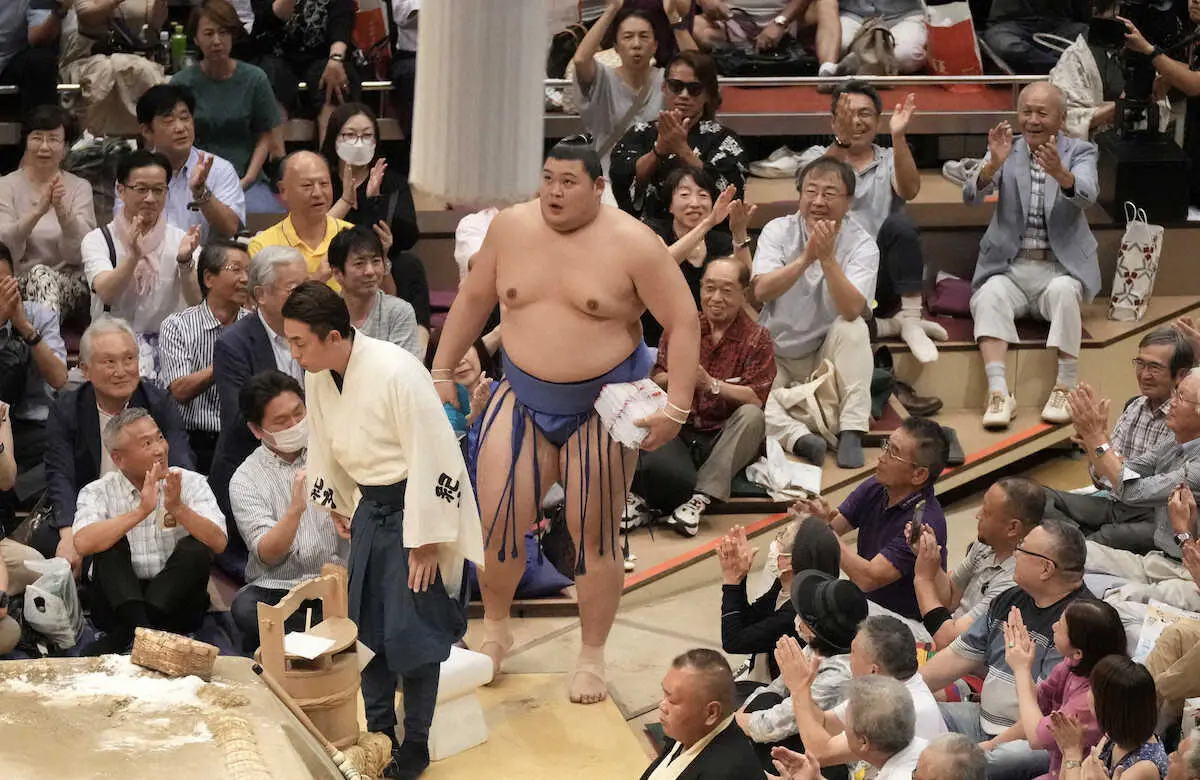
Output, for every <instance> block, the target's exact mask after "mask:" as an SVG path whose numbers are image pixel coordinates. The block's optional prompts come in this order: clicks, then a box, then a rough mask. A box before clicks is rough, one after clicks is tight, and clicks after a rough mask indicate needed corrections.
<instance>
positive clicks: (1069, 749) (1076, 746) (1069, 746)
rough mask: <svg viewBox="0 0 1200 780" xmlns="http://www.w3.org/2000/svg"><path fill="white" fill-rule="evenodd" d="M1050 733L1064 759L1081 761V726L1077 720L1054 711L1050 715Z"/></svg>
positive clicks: (1072, 716)
mask: <svg viewBox="0 0 1200 780" xmlns="http://www.w3.org/2000/svg"><path fill="white" fill-rule="evenodd" d="M1050 733H1051V734H1053V735H1054V741H1055V742H1057V743H1058V749H1059V750H1060V751H1062V754H1063V758H1064V759H1068V760H1073V761H1081V760H1083V726H1082V724H1080V722H1079V719H1078V718H1076V717H1075V716H1074V715H1066V714H1064V713H1063V712H1061V711H1060V710H1055V711H1054V712H1052V713H1050Z"/></svg>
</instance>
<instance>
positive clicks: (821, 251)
mask: <svg viewBox="0 0 1200 780" xmlns="http://www.w3.org/2000/svg"><path fill="white" fill-rule="evenodd" d="M837 234H838V223H837V222H834V221H833V220H832V219H818V220H816V221H815V222H813V223H812V232H811V235H810V236H809V237H808V243H807V244H805V245H804V256H805V257H806V259H807V262H808V263H811V262H813V261H817V262H821V263H832V262H834V259H835V256H834V245H835V243H836V241H837Z"/></svg>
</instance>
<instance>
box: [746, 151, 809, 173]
mask: <svg viewBox="0 0 1200 780" xmlns="http://www.w3.org/2000/svg"><path fill="white" fill-rule="evenodd" d="M799 169H800V155H799V154H798V153H797V152H793V151H792V150H791V149H789V148H787V147H786V146H781V147H779V148H778V149H776V150H775V151H773V152H771V154H769V155H768V156H767V159H765V160H756V161H754V162H752V163H750V175H751V176H757V177H759V178H760V179H791V178H794V177H795V175H796V171H798V170H799Z"/></svg>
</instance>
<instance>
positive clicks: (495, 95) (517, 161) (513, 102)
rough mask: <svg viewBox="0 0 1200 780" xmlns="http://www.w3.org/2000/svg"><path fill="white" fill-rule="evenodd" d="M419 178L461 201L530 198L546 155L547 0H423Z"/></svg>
mask: <svg viewBox="0 0 1200 780" xmlns="http://www.w3.org/2000/svg"><path fill="white" fill-rule="evenodd" d="M419 28H420V33H419V35H420V37H419V39H418V44H417V86H416V104H415V106H414V111H413V144H412V169H411V173H410V177H409V178H410V180H411V182H412V183H413V185H414V186H416V187H417V188H418V189H420V190H423V191H424V192H426V193H428V194H430V195H433V196H435V197H438V198H441V199H443V200H446V201H448V202H450V203H455V204H485V203H494V202H514V201H518V200H524V199H526V198H529V197H530V196H532V194H533V193H535V192H536V191H537V188H538V182H539V180H540V173H541V165H542V146H543V141H542V137H543V130H542V126H543V118H542V117H543V113H544V111H545V88H544V79H545V68H546V46H547V42H548V32H547V31H548V29H549V28H548V21H547V0H502V1H501V0H438V2H436V3H426V4H423V5H422V8H421V22H420V25H419Z"/></svg>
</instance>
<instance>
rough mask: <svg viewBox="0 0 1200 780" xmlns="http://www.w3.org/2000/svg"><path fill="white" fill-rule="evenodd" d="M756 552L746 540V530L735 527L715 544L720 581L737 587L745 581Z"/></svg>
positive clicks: (738, 526)
mask: <svg viewBox="0 0 1200 780" xmlns="http://www.w3.org/2000/svg"><path fill="white" fill-rule="evenodd" d="M756 554H758V550H757V549H755V548H753V547H751V546H750V543H749V542H748V541H747V540H746V529H745V528H742V527H741V526H740V525H735V526H734V527H733V528H731V529H730V530H729V533H727V534H726V535H725V536H723V537H722V538H721V541H720V542H718V543H717V561H718V562H719V563H720V564H721V581H722V582H724V583H725V584H726V585H737V584H739V583H741V582H742V581H744V580H745V579H746V576H747V575H748V574H749V573H750V568H751V567H752V566H753V565H754V556H755V555H756Z"/></svg>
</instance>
